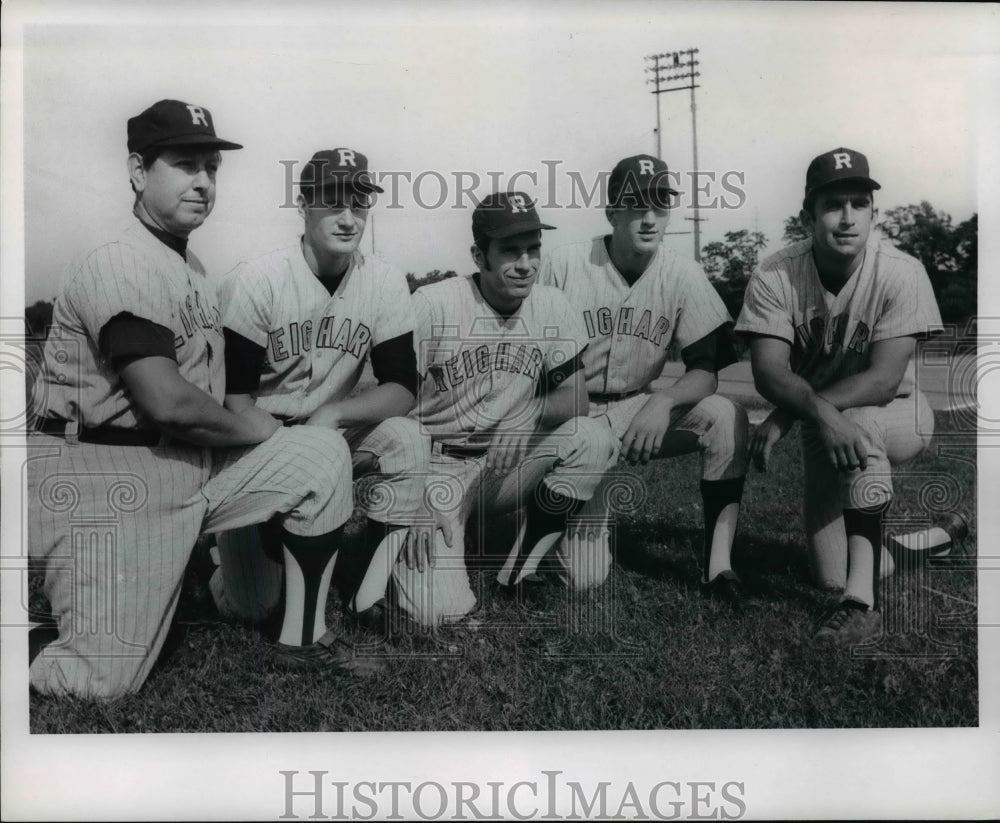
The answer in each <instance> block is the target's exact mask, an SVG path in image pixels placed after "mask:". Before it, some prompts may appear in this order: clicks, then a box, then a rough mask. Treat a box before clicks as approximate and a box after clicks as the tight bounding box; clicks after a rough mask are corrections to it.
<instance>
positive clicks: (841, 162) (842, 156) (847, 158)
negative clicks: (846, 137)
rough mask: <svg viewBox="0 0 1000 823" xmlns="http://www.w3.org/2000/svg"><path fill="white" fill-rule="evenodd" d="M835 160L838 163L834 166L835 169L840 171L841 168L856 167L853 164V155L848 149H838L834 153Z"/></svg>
mask: <svg viewBox="0 0 1000 823" xmlns="http://www.w3.org/2000/svg"><path fill="white" fill-rule="evenodd" d="M833 161H834V162H835V163H836V164H837V165H836V166H834V168H833V170H834V171H839V170H840V169H851V168H854V167H853V166H852V165H851V155H849V154H848V153H847V152H846V151H838V152H836V153H834V155H833Z"/></svg>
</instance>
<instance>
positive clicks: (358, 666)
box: [271, 631, 384, 677]
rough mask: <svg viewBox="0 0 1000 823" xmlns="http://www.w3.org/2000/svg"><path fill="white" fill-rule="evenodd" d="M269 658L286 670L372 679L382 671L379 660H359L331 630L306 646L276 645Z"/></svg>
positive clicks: (363, 658)
mask: <svg viewBox="0 0 1000 823" xmlns="http://www.w3.org/2000/svg"><path fill="white" fill-rule="evenodd" d="M271 657H272V660H273V661H274V663H275V664H276V665H278V666H280V667H281V668H285V669H328V670H331V671H337V672H343V673H347V674H352V675H354V676H355V677H371V676H372V675H373V674H377V673H378V672H380V671H382V669H383V668H384V664H383V663H382V661H381V660H378V659H376V658H374V657H359V656H358V655H357V654H356V653H355V651H354V649H353V648H352V647H351V646H350V645H348V644H347V643H345V642H344V640H343V639H341V638H340V637H339V636H338V635H336V634H334V633H333V632H332V631H329V632H327V633H326V634H324V635H323V636H322V637H321V638H320V639H319V640H317V641H316V642H315V643H310V644H308V645H306V646H290V645H288V644H286V643H275V644H273V645H272V646H271Z"/></svg>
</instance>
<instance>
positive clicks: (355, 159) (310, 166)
mask: <svg viewBox="0 0 1000 823" xmlns="http://www.w3.org/2000/svg"><path fill="white" fill-rule="evenodd" d="M299 185H300V186H303V187H306V188H310V187H316V188H324V187H326V186H329V187H337V188H352V189H355V190H356V191H360V192H373V191H377V192H378V193H379V194H381V193H382V192H384V191H385V189H383V188H382V187H381V186H378V185H376V184H375V179H374V178H373V177H372V175H371V173H370V172H369V171H368V158H367V157H365V156H364V155H363V154H362V153H361V152H359V151H354V149H325V150H323V151H318V152H316V153H315V154H314V155H313V156H312V158H311V159H310V160H309V162H308V163H306V165H305V168H303V169H302V177H301V178H300V179H299Z"/></svg>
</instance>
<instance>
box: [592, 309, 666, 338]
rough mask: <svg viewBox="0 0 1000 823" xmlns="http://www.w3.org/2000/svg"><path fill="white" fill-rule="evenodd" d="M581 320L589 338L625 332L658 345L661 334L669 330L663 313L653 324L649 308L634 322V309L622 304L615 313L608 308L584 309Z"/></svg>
mask: <svg viewBox="0 0 1000 823" xmlns="http://www.w3.org/2000/svg"><path fill="white" fill-rule="evenodd" d="M583 322H584V323H585V324H586V326H587V335H588V336H589V337H591V338H594V337H597V336H598V335H600V336H602V337H604V336H607V335H609V334H625V335H632V336H633V337H641V338H642V339H643V340H648V341H649V342H650V343H652V344H653V345H654V346H659V345H660V343H661V341H662V340H663V335H665V334H666V333H667V332H668V331H669V330H670V321H669V320H667V318H666V317H664V316H663V315H660V318H659V319H658V320H657V321H656V323H655V325H654V324H653V313H652V312H651V311H650V310H649V309H646V310H645V311H643V313H642V314H641V315H640V316H639V320H638V322H636V320H635V309H634V308H632V307H630V306H622V307H621V308H620V309H618V313H617V315H616V314H615V313H614V312H612V311H611V309H609V308H600V309H598V310H597V311H596V312H595V311H591V310H590V309H585V310H584V312H583ZM668 342H669V341H668Z"/></svg>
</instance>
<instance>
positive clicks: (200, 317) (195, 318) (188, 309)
mask: <svg viewBox="0 0 1000 823" xmlns="http://www.w3.org/2000/svg"><path fill="white" fill-rule="evenodd" d="M177 314H178V316H179V317H180V320H181V325H182V326H183V327H184V335H185V337H186V338H187V339H190V338H191V337H193V336H194V333H195V331H197V329H199V328H202V329H211V330H213V331H216V332H218V333H219V334H221V333H222V321H221V317H220V315H219V310H218V309H217V308H216V307H214V306H211V307H210V310H209V311H207V312H206V311H205V302H204V301H203V300H202V299H201V292H199V291H196V292H195V293H194V295H193V296H192V295H190V294H189V295H187V296H186V297H185V298H184V299H183V300H181V301H179V302H178V304H177ZM183 342H184V341H183V340H181V344H183Z"/></svg>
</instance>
